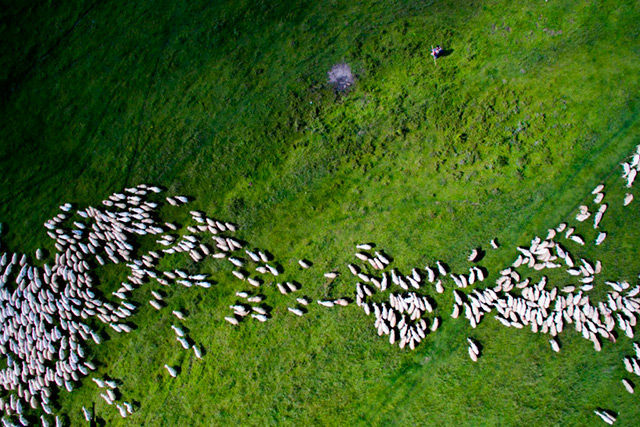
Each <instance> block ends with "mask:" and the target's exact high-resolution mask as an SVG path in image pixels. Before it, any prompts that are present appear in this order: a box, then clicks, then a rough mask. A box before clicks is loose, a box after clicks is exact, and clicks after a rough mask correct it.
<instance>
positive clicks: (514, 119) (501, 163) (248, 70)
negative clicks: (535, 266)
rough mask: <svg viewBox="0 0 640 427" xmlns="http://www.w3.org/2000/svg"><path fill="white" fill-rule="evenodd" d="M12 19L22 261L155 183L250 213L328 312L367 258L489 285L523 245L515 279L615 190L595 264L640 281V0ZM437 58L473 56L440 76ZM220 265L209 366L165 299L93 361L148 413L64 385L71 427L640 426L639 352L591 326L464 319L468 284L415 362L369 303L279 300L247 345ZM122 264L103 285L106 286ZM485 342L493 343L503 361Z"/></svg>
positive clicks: (13, 10) (4, 207) (235, 215)
mask: <svg viewBox="0 0 640 427" xmlns="http://www.w3.org/2000/svg"><path fill="white" fill-rule="evenodd" d="M0 17H1V18H0V35H1V37H2V40H3V49H2V54H1V55H0V91H1V92H2V98H1V99H2V101H0V117H1V118H0V123H1V124H2V126H0V141H1V144H0V172H1V173H0V184H1V185H0V221H1V222H2V223H3V226H4V228H3V236H2V241H3V249H5V248H6V249H9V250H14V251H24V252H27V253H32V252H33V251H35V249H36V248H37V247H46V248H48V249H50V250H53V245H52V243H51V241H49V240H48V237H47V236H46V234H45V233H44V229H43V227H42V223H43V222H44V221H45V220H46V219H48V218H50V217H51V216H53V215H54V214H55V213H56V210H57V206H59V205H60V204H62V203H63V202H67V201H70V202H74V203H77V204H78V205H79V206H86V205H95V204H98V203H99V202H100V200H102V199H103V198H105V197H106V196H107V195H108V194H110V193H112V192H114V191H118V190H121V189H122V188H123V187H125V186H128V185H135V184H138V183H142V182H149V183H154V184H157V185H162V186H165V187H167V188H168V191H169V193H183V194H187V195H191V196H193V197H194V198H195V201H194V203H193V207H194V208H197V209H202V210H204V211H206V212H207V213H210V214H211V215H213V216H217V217H222V218H224V219H226V220H229V221H234V222H236V223H238V224H239V225H240V227H241V230H240V231H239V235H240V237H241V238H242V239H244V240H246V241H248V242H250V244H251V245H252V246H254V247H260V248H264V249H268V250H269V251H271V252H272V253H273V254H274V255H275V256H276V259H277V260H278V262H279V263H281V264H282V265H283V266H284V267H285V270H286V271H287V274H290V276H289V277H291V278H295V279H296V280H298V281H299V282H300V283H302V284H303V292H304V293H305V294H307V295H309V296H310V297H312V298H320V297H324V296H330V297H331V296H333V297H338V296H340V295H344V294H346V293H348V292H352V289H353V281H352V280H350V279H349V278H348V277H347V275H343V276H342V277H341V278H340V279H339V280H338V281H336V283H335V286H328V284H327V283H326V281H325V280H324V278H322V277H321V275H322V273H323V272H325V271H328V270H329V269H332V268H339V269H340V270H342V271H343V272H345V271H346V264H347V263H348V262H351V261H352V260H353V257H352V251H353V249H354V244H355V243H357V242H362V241H373V242H376V243H378V245H379V246H380V247H382V248H383V249H385V250H386V251H387V252H388V253H389V254H391V255H392V256H393V257H394V259H395V265H396V266H398V267H399V268H400V269H402V270H403V271H408V270H409V269H410V268H411V267H423V266H424V264H425V263H427V262H428V263H430V264H433V263H435V261H436V260H438V259H440V260H444V261H446V262H447V263H448V264H449V265H450V266H451V267H452V269H453V270H454V271H460V272H461V271H463V270H464V269H465V268H468V263H467V262H466V256H467V254H468V252H469V250H470V249H471V248H472V247H475V246H478V245H482V246H483V248H485V249H488V248H489V245H488V242H489V240H490V239H491V238H493V237H498V239H499V241H500V242H501V244H502V247H503V248H502V249H501V250H499V251H495V252H491V251H489V253H488V255H487V258H486V259H485V260H483V262H482V265H484V266H485V267H487V268H488V269H489V271H490V272H491V273H492V274H491V276H490V280H491V279H495V278H496V276H497V274H498V271H499V270H500V269H501V268H503V267H504V266H506V265H508V264H509V263H511V262H512V261H513V259H514V258H515V255H514V253H515V252H514V248H515V247H516V246H517V245H519V244H526V243H527V242H528V241H530V240H531V238H533V237H534V236H535V235H540V236H541V237H544V236H545V235H546V230H547V229H548V228H550V227H553V226H555V225H557V224H558V223H560V222H562V221H568V220H570V219H572V218H573V216H574V215H575V212H576V208H577V207H578V206H579V205H580V204H583V203H585V204H590V200H589V198H588V197H586V196H587V195H588V194H589V192H590V191H591V189H592V188H593V187H595V186H596V185H597V184H599V183H600V182H603V183H606V184H607V189H606V192H607V201H608V202H609V204H610V210H609V212H608V213H607V216H606V217H605V220H604V221H603V228H604V229H606V231H608V232H609V233H610V236H609V238H608V239H607V241H606V244H604V245H603V246H601V247H598V248H594V247H585V248H584V249H576V253H577V254H581V255H583V256H585V257H588V258H589V259H596V258H597V259H601V260H602V262H603V265H604V276H606V278H607V279H626V280H629V281H634V282H635V281H636V277H637V274H638V272H639V269H638V262H637V260H638V251H637V249H636V248H637V245H638V243H640V231H638V230H637V227H635V224H636V223H637V221H638V220H639V219H640V218H638V216H639V214H640V212H639V211H638V208H637V206H638V205H637V203H638V201H637V200H636V201H635V202H634V204H632V207H630V208H627V209H625V210H624V211H623V209H622V207H621V199H622V197H623V195H624V193H625V190H624V189H623V188H622V185H623V184H622V180H621V179H620V168H619V166H618V163H619V162H620V161H622V160H623V159H624V158H625V157H626V156H627V155H628V154H629V153H630V152H631V151H632V150H633V149H634V147H635V146H636V145H637V144H640V137H639V136H638V135H640V132H639V130H640V122H639V121H638V110H639V107H640V104H639V101H640V97H639V96H638V95H639V93H640V92H639V89H640V43H639V42H638V40H640V10H639V9H638V7H637V3H636V2H634V1H615V2H614V1H555V0H553V1H549V2H542V1H536V2H508V1H504V0H495V1H485V2H475V1H451V2H435V1H424V2H409V1H380V2H361V3H358V2H342V1H326V2H311V1H306V2H305V1H300V2H291V3H288V2H279V3H276V2H267V1H236V2H214V3H210V2H201V1H190V2H183V3H176V2H163V1H156V2H144V3H135V2H132V3H127V2H82V1H77V2H56V1H48V2H39V3H33V4H30V5H26V4H19V3H17V4H12V5H8V6H7V7H6V8H5V9H4V10H3V11H2V12H0ZM431 44H442V45H443V46H444V47H445V48H446V49H451V50H452V52H451V53H450V55H448V56H446V57H444V58H441V59H440V60H439V61H438V64H437V66H436V65H434V63H433V60H432V58H431V57H430V56H429V52H428V48H429V46H430V45H431ZM343 60H344V61H346V62H348V63H349V64H351V66H352V67H353V69H354V71H355V73H356V75H357V78H358V81H357V83H356V85H355V87H354V88H353V90H352V91H351V92H350V93H348V94H335V93H334V92H333V91H332V90H331V88H329V87H328V86H327V84H326V72H327V71H328V70H329V69H330V67H331V66H332V65H333V64H335V63H337V62H339V61H343ZM634 194H635V195H636V198H640V194H638V192H637V190H634ZM590 206H591V204H590ZM183 214H184V212H182V213H180V212H179V211H176V210H171V209H167V210H166V217H167V218H168V219H175V220H179V221H184V220H185V219H186V217H185V216H184V215H183ZM180 215H182V216H180ZM574 222H575V221H574ZM580 231H581V232H582V233H584V235H585V236H586V237H588V238H590V239H593V238H594V237H595V234H596V233H594V231H593V230H587V226H585V227H583V228H582V229H580ZM147 243H149V242H147ZM300 258H307V259H310V260H311V261H313V262H314V267H313V268H312V269H311V270H309V271H300V270H299V268H298V267H297V265H296V261H297V260H298V259H300ZM187 259H188V258H187ZM187 259H175V260H168V261H167V262H173V263H175V265H176V266H177V265H184V263H185V262H186V260H187ZM192 268H193V267H192ZM199 268H200V269H201V270H204V271H207V272H210V273H212V275H213V277H214V279H215V280H216V282H217V284H216V285H215V286H214V287H213V288H212V289H209V290H204V289H178V288H174V289H170V290H169V291H168V293H169V296H168V297H167V300H168V301H169V302H170V303H169V306H170V307H173V308H177V307H180V308H182V309H184V310H185V311H186V312H188V313H189V318H188V320H186V321H185V322H184V325H185V326H186V327H187V328H188V329H189V335H190V336H191V337H192V338H193V339H194V341H195V342H196V343H198V344H200V345H201V346H202V347H203V348H204V351H205V356H204V360H203V361H197V360H195V359H194V358H193V356H192V353H191V352H186V351H184V350H182V348H181V347H179V345H178V344H177V343H176V342H175V341H174V339H173V332H172V331H171V329H170V325H171V324H172V323H173V321H174V318H173V317H172V316H171V314H170V311H168V310H164V311H161V312H159V313H158V312H155V311H152V309H151V308H149V306H148V304H146V298H148V293H149V290H146V289H144V290H141V291H140V292H139V293H138V294H137V295H136V297H135V299H136V300H137V301H138V302H139V303H140V305H141V306H142V307H143V308H142V309H141V310H140V312H139V313H138V314H137V315H136V317H135V318H134V319H135V322H136V324H137V326H138V328H137V329H136V330H135V331H133V332H132V333H130V334H128V335H126V336H115V335H114V336H112V339H110V340H108V341H107V342H105V343H104V344H102V345H101V346H94V347H92V348H91V352H92V356H93V358H94V359H95V360H96V361H97V362H98V363H99V364H100V368H99V373H98V375H103V374H108V375H111V376H113V377H115V378H118V379H121V380H122V381H123V383H124V384H123V386H122V387H121V391H122V394H123V396H124V398H125V399H127V400H135V401H136V402H139V403H140V405H141V407H140V410H139V411H138V412H137V413H136V414H134V415H133V416H131V417H130V418H128V419H127V420H121V419H120V417H119V415H118V413H117V411H116V410H115V409H114V408H111V407H108V406H107V405H106V404H105V403H104V401H103V400H102V399H100V398H99V397H98V390H97V389H96V387H95V386H94V385H93V383H92V382H91V381H90V380H88V379H87V380H86V381H84V386H83V387H80V388H78V389H77V390H75V391H74V392H72V393H70V394H67V393H61V394H60V397H59V402H60V406H61V412H63V413H66V414H68V417H69V419H70V422H71V425H81V416H82V414H81V411H80V407H81V406H83V405H85V406H90V405H92V403H94V402H95V412H96V414H97V415H98V416H99V417H100V418H101V419H103V420H104V421H105V422H106V423H107V424H108V425H170V426H177V425H184V426H187V425H188V426H194V425H438V426H441V425H469V426H478V425H513V426H516V425H598V423H599V422H600V421H599V420H598V419H597V418H596V417H595V416H594V415H593V413H592V411H593V409H595V408H596V407H605V408H610V409H613V410H615V411H618V412H619V413H620V415H619V420H618V424H619V425H634V424H636V425H637V421H635V422H634V421H633V420H634V419H636V420H638V419H640V409H639V408H640V405H639V403H640V402H639V401H638V397H637V396H635V395H629V394H628V393H626V392H625V391H624V389H623V387H622V385H621V383H620V379H621V378H622V377H623V375H624V372H625V371H624V368H623V366H622V363H621V360H620V358H621V357H622V356H623V355H626V354H629V353H630V352H631V341H630V340H629V339H627V338H626V337H623V338H621V339H620V340H619V341H618V343H617V344H615V345H611V344H608V343H607V344H605V345H604V348H603V351H602V352H601V353H595V352H594V351H593V349H592V347H591V344H590V343H588V342H586V341H585V340H583V339H582V338H580V337H579V336H578V334H577V333H575V331H571V330H566V331H565V332H564V333H563V334H562V335H561V337H560V341H561V342H562V345H563V349H562V351H561V353H559V354H555V353H552V352H551V351H550V349H549V345H548V343H547V340H548V337H547V336H542V335H535V334H532V333H531V332H528V331H526V330H512V329H506V328H504V327H502V326H501V325H499V324H498V322H496V321H495V320H493V319H492V318H491V316H488V317H487V318H486V319H485V320H484V321H483V322H482V324H481V325H480V326H479V327H478V328H477V329H475V330H473V329H471V328H470V326H469V325H468V324H467V323H466V322H465V321H463V320H462V319H459V320H452V319H450V318H449V313H450V308H451V301H452V296H451V294H450V292H447V293H445V294H444V295H442V296H436V301H437V303H438V312H439V315H440V316H441V317H442V318H443V320H444V322H443V325H442V328H441V330H439V331H438V332H437V333H435V334H432V335H430V336H429V337H428V338H427V340H426V341H424V342H423V343H422V344H421V345H420V347H419V348H418V349H417V350H416V351H414V352H409V351H406V350H399V349H398V348H397V347H392V346H390V345H389V344H388V343H387V342H386V340H384V339H382V338H380V337H378V336H377V335H376V334H375V330H374V328H373V320H372V319H371V318H368V317H366V316H365V315H364V313H362V311H360V310H358V309H357V308H356V307H355V306H351V307H347V308H346V309H340V310H338V309H336V310H325V309H320V308H319V307H313V308H312V309H310V312H309V314H308V315H306V316H305V317H303V318H297V317H294V316H291V315H289V314H287V313H286V306H287V304H290V299H287V298H285V297H283V296H281V295H279V294H277V292H273V289H267V290H265V293H268V300H267V302H268V303H269V304H270V305H272V306H273V307H274V316H273V319H272V320H270V321H269V322H267V323H265V324H257V323H254V322H245V323H243V324H242V325H241V326H240V327H238V328H231V327H229V325H227V324H224V322H223V320H222V318H223V316H224V315H226V313H227V308H226V307H227V306H228V305H230V304H232V303H233V301H234V300H235V297H234V296H233V294H234V292H235V291H236V290H239V289H240V288H239V285H238V283H237V282H236V281H234V280H233V279H232V276H231V274H230V271H231V270H230V269H229V268H228V267H226V265H223V264H221V263H215V262H213V260H208V261H207V262H206V263H205V264H204V265H203V266H201V267H199ZM122 274H123V270H121V269H118V268H108V269H104V271H101V272H100V274H99V276H100V279H101V286H102V287H103V288H104V290H105V293H107V292H110V291H111V290H113V289H115V288H116V287H117V286H118V280H119V279H122V277H121V276H122ZM532 276H533V275H532ZM549 277H550V282H551V284H552V285H555V286H560V285H562V284H564V282H562V280H566V278H565V276H561V275H557V277H554V276H553V275H552V274H549ZM554 279H557V281H556V282H554ZM604 286H605V285H604V284H603V283H600V284H599V285H598V286H597V287H596V288H595V289H594V290H593V291H592V294H593V295H594V296H593V298H597V297H602V296H603V295H604V292H605V288H604ZM434 296H435V295H434ZM107 332H108V331H105V333H107ZM467 336H473V337H475V338H477V339H478V340H479V341H480V342H481V343H482V344H483V346H484V350H483V353H484V355H483V357H481V359H480V360H479V362H478V363H477V364H473V363H472V362H471V361H470V360H469V358H468V356H467V354H466V341H465V338H466V337H467ZM164 363H169V364H173V365H178V366H180V368H181V373H180V375H179V376H178V378H176V379H174V380H172V379H171V378H169V377H168V376H167V375H166V372H165V371H164V369H163V368H162V366H163V364H164Z"/></svg>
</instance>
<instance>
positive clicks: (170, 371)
mask: <svg viewBox="0 0 640 427" xmlns="http://www.w3.org/2000/svg"><path fill="white" fill-rule="evenodd" d="M164 367H165V368H166V370H167V372H169V375H171V376H172V377H173V378H175V377H177V376H178V372H177V371H176V370H175V369H174V368H172V367H171V366H169V365H167V364H165V365H164Z"/></svg>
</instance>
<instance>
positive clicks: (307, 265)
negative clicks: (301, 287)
mask: <svg viewBox="0 0 640 427" xmlns="http://www.w3.org/2000/svg"><path fill="white" fill-rule="evenodd" d="M298 264H300V267H302V268H304V269H307V268H310V267H311V266H310V265H309V264H308V263H307V262H306V261H304V260H302V259H301V260H298Z"/></svg>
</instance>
